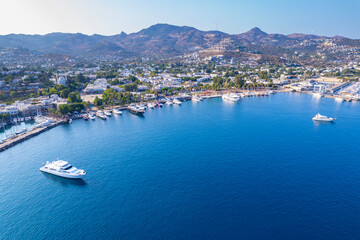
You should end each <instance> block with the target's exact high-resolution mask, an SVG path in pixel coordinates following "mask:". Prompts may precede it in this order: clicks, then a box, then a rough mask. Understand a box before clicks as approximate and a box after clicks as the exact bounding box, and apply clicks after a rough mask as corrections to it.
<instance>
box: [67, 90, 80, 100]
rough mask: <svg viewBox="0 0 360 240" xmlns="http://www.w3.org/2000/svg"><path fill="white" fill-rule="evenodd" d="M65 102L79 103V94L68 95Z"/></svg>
mask: <svg viewBox="0 0 360 240" xmlns="http://www.w3.org/2000/svg"><path fill="white" fill-rule="evenodd" d="M67 100H68V102H70V103H76V102H81V98H80V93H77V92H71V93H69V95H68V98H67Z"/></svg>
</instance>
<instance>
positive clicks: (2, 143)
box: [0, 91, 351, 152]
mask: <svg viewBox="0 0 360 240" xmlns="http://www.w3.org/2000/svg"><path fill="white" fill-rule="evenodd" d="M278 92H279V91H278ZM285 92H286V91H285ZM274 93H275V91H262V92H250V91H244V92H240V93H234V92H225V93H222V94H210V95H208V94H202V95H200V94H193V95H192V97H189V96H190V95H182V96H178V97H175V98H173V100H170V99H165V100H163V102H165V105H168V106H171V105H173V104H175V105H181V104H182V101H188V100H192V101H193V102H201V101H203V99H213V98H222V99H223V100H224V101H228V102H238V101H239V100H241V99H245V98H248V97H263V96H271V95H273V94H274ZM312 94H313V96H314V97H315V98H322V97H325V98H333V99H335V101H337V102H339V103H341V102H344V101H347V102H350V101H351V100H349V99H344V98H343V97H342V96H338V95H325V94H320V93H312ZM179 99H181V100H182V101H180V100H179ZM147 106H148V107H149V109H153V108H155V107H162V104H161V103H160V102H149V103H147V104H146V105H145V104H130V105H129V106H128V107H113V108H107V109H105V110H103V111H102V110H97V111H96V112H95V113H94V112H90V113H89V114H81V115H78V116H74V117H73V119H84V120H89V119H90V120H95V119H96V117H97V118H99V119H102V120H107V119H108V118H109V117H111V116H112V115H113V114H114V115H122V113H123V112H122V111H121V110H127V111H128V112H129V113H132V114H134V115H137V116H141V117H143V116H144V114H145V112H146V109H147ZM95 116H96V117H95ZM320 116H321V115H320ZM330 119H332V120H331V121H329V122H332V121H333V120H335V119H334V118H330ZM313 120H314V121H321V120H322V119H321V120H318V119H316V118H313ZM35 121H36V122H37V125H35V126H33V127H32V128H31V129H27V128H22V129H19V130H17V131H16V132H14V133H12V134H9V135H7V136H6V137H5V138H3V139H2V140H0V152H1V151H4V150H6V149H8V148H10V147H12V146H15V145H16V144H18V143H21V142H23V141H25V140H28V139H30V138H32V137H34V136H37V135H38V134H40V133H42V132H45V131H47V130H49V129H51V128H53V127H55V126H58V125H60V124H64V123H71V122H72V119H68V120H58V121H54V120H53V119H52V118H49V117H46V116H41V115H40V116H38V117H35ZM322 121H325V120H322Z"/></svg>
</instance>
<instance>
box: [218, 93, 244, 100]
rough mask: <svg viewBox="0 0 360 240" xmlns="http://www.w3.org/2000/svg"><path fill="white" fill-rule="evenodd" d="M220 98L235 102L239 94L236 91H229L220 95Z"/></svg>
mask: <svg viewBox="0 0 360 240" xmlns="http://www.w3.org/2000/svg"><path fill="white" fill-rule="evenodd" d="M222 99H224V100H227V101H231V102H237V101H239V100H240V96H239V95H238V94H236V93H229V94H224V95H222Z"/></svg>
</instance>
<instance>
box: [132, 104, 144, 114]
mask: <svg viewBox="0 0 360 240" xmlns="http://www.w3.org/2000/svg"><path fill="white" fill-rule="evenodd" d="M128 111H129V112H130V113H132V114H135V115H138V116H143V115H144V113H145V110H144V109H141V108H139V107H138V106H135V105H130V106H128Z"/></svg>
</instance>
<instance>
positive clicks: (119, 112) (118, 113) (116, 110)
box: [113, 108, 123, 115]
mask: <svg viewBox="0 0 360 240" xmlns="http://www.w3.org/2000/svg"><path fill="white" fill-rule="evenodd" d="M113 113H114V114H116V115H121V114H122V113H123V112H122V111H120V110H119V109H117V108H115V109H114V110H113Z"/></svg>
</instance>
